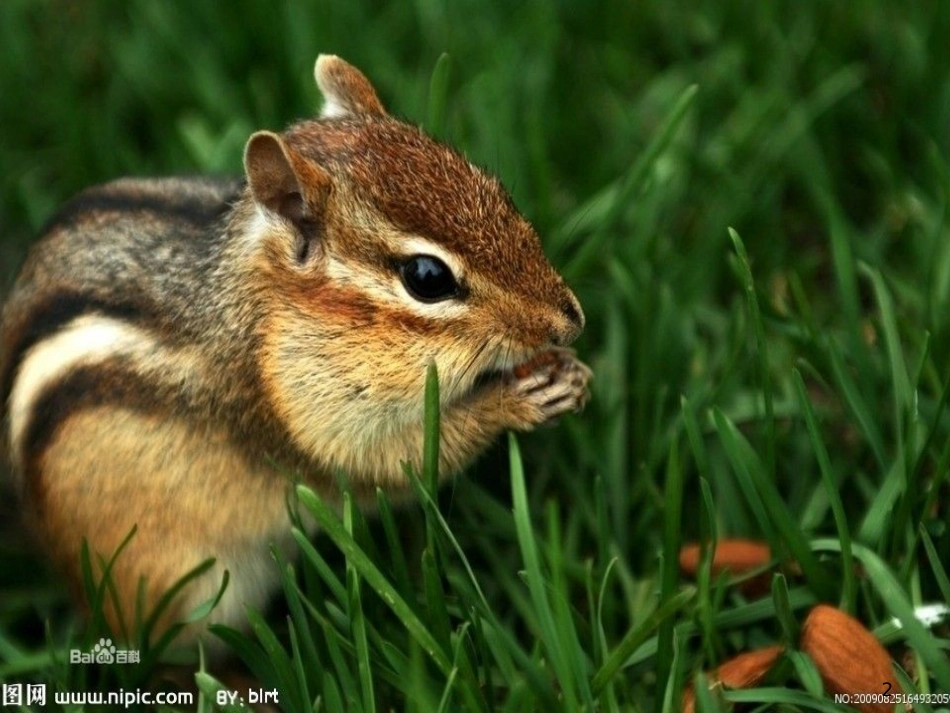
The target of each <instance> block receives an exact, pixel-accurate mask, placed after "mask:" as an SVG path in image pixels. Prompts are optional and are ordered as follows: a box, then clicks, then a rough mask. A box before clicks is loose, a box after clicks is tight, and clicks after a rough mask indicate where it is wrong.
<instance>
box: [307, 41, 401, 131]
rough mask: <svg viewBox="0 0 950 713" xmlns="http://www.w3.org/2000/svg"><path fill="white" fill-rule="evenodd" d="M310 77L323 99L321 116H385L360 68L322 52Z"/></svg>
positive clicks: (380, 103)
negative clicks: (315, 83) (312, 77)
mask: <svg viewBox="0 0 950 713" xmlns="http://www.w3.org/2000/svg"><path fill="white" fill-rule="evenodd" d="M313 76H314V78H315V79H316V80H317V86H318V87H320V91H321V92H322V93H323V98H324V104H323V111H321V112H320V117H321V118H323V119H339V118H342V117H346V116H358V115H360V114H370V115H375V116H385V115H386V110H385V109H384V108H383V103H382V102H381V101H379V97H378V96H376V90H375V89H373V85H372V84H370V82H369V80H368V79H367V78H366V77H365V76H363V73H362V72H360V70H358V69H357V68H356V67H354V66H353V65H352V64H349V63H347V62H344V61H343V60H342V59H340V58H339V57H337V56H336V55H332V54H322V55H320V56H319V57H317V64H316V65H315V66H314V68H313Z"/></svg>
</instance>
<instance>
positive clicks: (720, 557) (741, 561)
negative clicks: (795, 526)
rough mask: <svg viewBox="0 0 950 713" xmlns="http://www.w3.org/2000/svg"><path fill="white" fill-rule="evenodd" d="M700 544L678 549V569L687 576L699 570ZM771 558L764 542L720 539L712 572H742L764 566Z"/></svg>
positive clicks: (695, 543)
mask: <svg viewBox="0 0 950 713" xmlns="http://www.w3.org/2000/svg"><path fill="white" fill-rule="evenodd" d="M699 556H700V546H699V543H698V542H694V543H692V544H689V545H686V546H684V547H683V549H681V550H680V569H681V570H683V572H684V573H685V574H688V575H689V576H691V577H692V576H695V575H696V572H697V571H698V570H699ZM771 560H772V551H771V550H770V549H769V546H768V545H767V544H765V543H764V542H758V541H756V540H741V539H733V540H720V541H719V542H718V543H717V545H716V551H715V553H713V559H712V573H713V574H719V573H720V572H731V573H732V574H742V573H743V572H747V571H748V570H750V569H756V568H758V567H764V566H765V565H767V564H768V563H769V562H770V561H771Z"/></svg>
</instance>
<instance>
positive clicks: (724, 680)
mask: <svg viewBox="0 0 950 713" xmlns="http://www.w3.org/2000/svg"><path fill="white" fill-rule="evenodd" d="M783 651H785V649H784V648H783V647H781V646H777V645H776V646H766V647H765V648H764V649H756V650H755V651H746V652H745V653H741V654H739V655H738V656H735V657H733V658H731V659H729V660H728V661H726V662H725V663H722V664H720V665H719V668H717V669H715V670H714V671H711V672H710V673H709V676H708V677H709V683H710V684H712V685H715V684H721V685H723V686H725V687H726V688H751V687H753V686H756V685H758V684H759V683H760V682H761V681H762V679H764V678H765V674H767V673H768V672H769V670H771V668H772V666H774V665H775V661H776V660H777V659H778V657H779V656H781V655H782V652H783ZM695 707H696V694H695V693H694V692H693V687H692V686H690V687H689V688H687V689H686V691H685V692H684V693H683V713H693V711H694V710H695Z"/></svg>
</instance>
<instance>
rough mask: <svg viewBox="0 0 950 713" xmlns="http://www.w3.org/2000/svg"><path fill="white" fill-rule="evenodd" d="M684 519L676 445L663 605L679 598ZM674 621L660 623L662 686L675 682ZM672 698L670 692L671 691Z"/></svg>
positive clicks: (660, 702) (669, 468) (670, 464)
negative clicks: (677, 588)
mask: <svg viewBox="0 0 950 713" xmlns="http://www.w3.org/2000/svg"><path fill="white" fill-rule="evenodd" d="M682 518H683V469H682V468H680V462H679V441H673V446H672V448H670V452H669V456H668V458H667V462H666V487H665V489H664V492H663V550H662V558H661V560H660V601H661V602H666V601H669V600H670V599H672V598H673V597H674V596H675V591H676V583H677V579H678V578H679V551H680V544H681V543H680V533H681V532H682ZM673 624H674V621H673V619H672V617H669V618H667V619H664V620H663V621H662V622H661V623H660V631H659V643H658V645H659V648H658V650H657V657H656V677H657V682H658V683H659V684H660V685H664V682H665V681H668V680H669V679H671V677H672V674H673V673H674V672H673V661H674V641H673ZM667 695H669V691H667ZM663 706H664V699H663V698H660V697H658V698H657V700H656V705H655V706H654V708H655V710H656V711H657V713H660V711H662V709H663Z"/></svg>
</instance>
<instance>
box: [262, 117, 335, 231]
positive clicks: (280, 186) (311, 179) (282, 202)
mask: <svg viewBox="0 0 950 713" xmlns="http://www.w3.org/2000/svg"><path fill="white" fill-rule="evenodd" d="M244 171H245V173H246V174H247V183H248V186H250V189H251V194H252V195H253V196H254V200H255V201H257V202H258V203H259V204H260V205H262V206H264V207H265V208H268V209H269V210H272V211H273V212H275V213H278V214H279V215H282V216H283V217H285V218H287V219H288V220H290V221H291V222H292V223H293V224H294V225H296V226H298V227H302V225H303V223H304V222H309V223H313V222H315V221H319V220H320V219H321V218H322V216H323V214H324V211H325V210H326V202H327V197H328V196H329V195H330V190H331V188H332V185H333V181H332V179H331V178H330V176H329V174H328V173H326V172H325V171H324V170H323V169H321V168H320V167H319V166H317V165H315V164H314V163H312V162H311V161H308V160H307V159H305V158H303V157H301V156H299V155H297V154H296V153H295V152H294V151H293V150H292V149H290V148H289V147H288V146H287V144H286V142H285V141H284V140H283V139H282V138H281V137H280V136H278V135H277V134H275V133H273V132H271V131H258V132H257V133H255V134H254V135H253V136H251V138H250V140H248V142H247V147H246V148H245V149H244Z"/></svg>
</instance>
